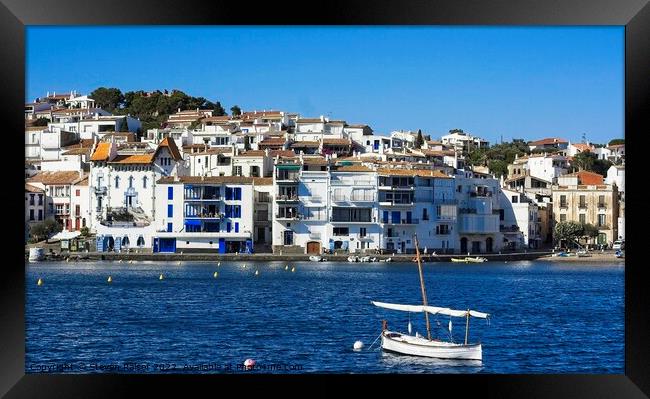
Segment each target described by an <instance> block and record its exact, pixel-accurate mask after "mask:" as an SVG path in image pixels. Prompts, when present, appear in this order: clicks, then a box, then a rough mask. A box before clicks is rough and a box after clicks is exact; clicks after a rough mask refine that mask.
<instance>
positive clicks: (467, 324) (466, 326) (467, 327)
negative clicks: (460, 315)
mask: <svg viewBox="0 0 650 399" xmlns="http://www.w3.org/2000/svg"><path fill="white" fill-rule="evenodd" d="M468 335H469V309H467V320H465V345H467V337H468Z"/></svg>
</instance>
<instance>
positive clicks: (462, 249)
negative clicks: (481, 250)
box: [460, 237, 467, 254]
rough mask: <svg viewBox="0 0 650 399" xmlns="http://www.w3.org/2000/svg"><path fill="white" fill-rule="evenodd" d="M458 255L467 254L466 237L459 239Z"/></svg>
mask: <svg viewBox="0 0 650 399" xmlns="http://www.w3.org/2000/svg"><path fill="white" fill-rule="evenodd" d="M460 253H461V254H464V253H467V237H463V238H461V239H460Z"/></svg>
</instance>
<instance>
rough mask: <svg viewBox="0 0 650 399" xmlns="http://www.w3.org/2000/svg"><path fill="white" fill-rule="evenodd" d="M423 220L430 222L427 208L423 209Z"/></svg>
mask: <svg viewBox="0 0 650 399" xmlns="http://www.w3.org/2000/svg"><path fill="white" fill-rule="evenodd" d="M422 220H429V214H428V213H427V208H422Z"/></svg>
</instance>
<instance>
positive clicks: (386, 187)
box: [379, 184, 415, 191]
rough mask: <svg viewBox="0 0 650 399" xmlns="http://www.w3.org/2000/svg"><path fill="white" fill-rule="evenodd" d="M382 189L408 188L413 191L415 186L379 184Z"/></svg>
mask: <svg viewBox="0 0 650 399" xmlns="http://www.w3.org/2000/svg"><path fill="white" fill-rule="evenodd" d="M379 189H380V190H407V191H413V190H415V187H413V186H395V185H381V184H380V185H379Z"/></svg>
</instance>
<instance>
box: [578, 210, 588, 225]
mask: <svg viewBox="0 0 650 399" xmlns="http://www.w3.org/2000/svg"><path fill="white" fill-rule="evenodd" d="M578 220H579V221H580V224H585V223H586V222H587V215H585V214H584V213H581V214H580V215H578Z"/></svg>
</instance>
